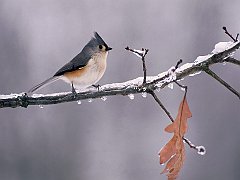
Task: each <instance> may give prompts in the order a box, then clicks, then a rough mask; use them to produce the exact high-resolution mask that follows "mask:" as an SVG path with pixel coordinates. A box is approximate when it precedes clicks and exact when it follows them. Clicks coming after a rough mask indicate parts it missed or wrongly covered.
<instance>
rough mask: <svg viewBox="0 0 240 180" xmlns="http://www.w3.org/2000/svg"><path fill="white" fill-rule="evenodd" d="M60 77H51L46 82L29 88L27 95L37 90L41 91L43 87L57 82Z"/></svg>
mask: <svg viewBox="0 0 240 180" xmlns="http://www.w3.org/2000/svg"><path fill="white" fill-rule="evenodd" d="M60 77H61V76H53V77H50V78H49V79H47V80H46V81H44V82H42V83H40V84H38V85H36V86H34V87H33V88H31V89H30V90H29V91H28V93H33V92H34V91H36V90H39V89H41V88H43V87H45V86H47V85H49V84H51V83H53V82H55V81H57V80H59V79H60Z"/></svg>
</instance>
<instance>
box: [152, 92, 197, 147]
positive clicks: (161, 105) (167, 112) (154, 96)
mask: <svg viewBox="0 0 240 180" xmlns="http://www.w3.org/2000/svg"><path fill="white" fill-rule="evenodd" d="M148 93H149V94H151V95H152V97H153V98H154V100H155V101H156V102H157V103H158V105H159V106H160V107H161V108H162V109H163V111H164V112H165V113H166V115H167V116H168V117H169V119H170V120H171V122H174V119H173V117H172V116H171V114H170V112H169V111H168V110H167V108H166V107H165V106H164V105H163V104H162V102H161V101H160V99H159V98H158V97H157V95H156V94H155V92H154V91H148ZM186 93H187V91H185V93H184V96H186ZM182 139H183V141H184V142H186V143H187V144H188V146H189V147H190V148H192V149H195V150H197V146H195V145H194V144H193V143H192V142H191V141H190V140H189V139H187V138H185V137H183V138H182Z"/></svg>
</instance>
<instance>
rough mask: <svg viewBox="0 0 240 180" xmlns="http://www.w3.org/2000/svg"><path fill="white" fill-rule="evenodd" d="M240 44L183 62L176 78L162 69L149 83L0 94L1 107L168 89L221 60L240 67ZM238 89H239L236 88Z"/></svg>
mask: <svg viewBox="0 0 240 180" xmlns="http://www.w3.org/2000/svg"><path fill="white" fill-rule="evenodd" d="M239 46H240V42H235V43H233V44H232V46H231V48H228V49H227V50H223V51H221V52H219V53H215V54H213V53H212V54H208V55H207V56H204V57H205V59H204V60H201V61H196V60H195V61H194V62H193V63H186V64H183V65H182V66H181V67H179V68H177V69H176V71H175V72H174V73H175V74H174V75H175V77H171V76H172V74H171V73H169V71H165V72H162V73H161V74H159V75H157V76H147V77H146V83H144V84H143V83H142V82H143V77H138V78H136V79H133V80H130V81H126V82H123V83H113V84H106V85H103V86H101V87H100V90H99V91H96V89H88V90H87V91H85V92H78V93H77V94H76V95H75V96H73V95H72V93H71V92H65V93H55V94H47V95H41V94H34V95H27V94H26V93H20V94H11V95H0V108H5V107H12V108H15V107H28V106H29V105H50V104H58V103H65V102H72V101H79V100H84V99H90V98H92V99H95V98H101V97H103V96H114V95H123V96H125V95H128V94H137V93H142V92H151V91H154V90H156V89H158V88H164V87H165V86H167V85H168V84H169V83H172V82H175V81H176V80H181V79H183V78H184V77H187V76H188V75H190V74H195V73H197V72H200V71H205V70H206V69H208V68H209V66H211V65H213V64H217V63H223V62H224V61H226V62H231V63H234V64H236V65H239V66H240V63H239V61H238V60H235V59H233V58H231V57H230V55H232V54H233V53H234V52H235V51H236V50H237V49H238V48H239ZM236 92H237V91H236Z"/></svg>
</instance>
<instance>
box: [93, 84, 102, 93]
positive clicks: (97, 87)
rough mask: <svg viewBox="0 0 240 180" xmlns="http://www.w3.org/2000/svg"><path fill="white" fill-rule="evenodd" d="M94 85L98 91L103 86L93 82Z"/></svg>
mask: <svg viewBox="0 0 240 180" xmlns="http://www.w3.org/2000/svg"><path fill="white" fill-rule="evenodd" d="M92 86H93V87H95V88H96V89H97V90H98V92H99V90H100V87H101V86H100V84H93V85H92Z"/></svg>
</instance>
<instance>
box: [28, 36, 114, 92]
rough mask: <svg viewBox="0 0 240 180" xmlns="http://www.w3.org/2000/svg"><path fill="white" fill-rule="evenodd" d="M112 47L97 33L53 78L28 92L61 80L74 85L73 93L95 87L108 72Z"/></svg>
mask: <svg viewBox="0 0 240 180" xmlns="http://www.w3.org/2000/svg"><path fill="white" fill-rule="evenodd" d="M111 49H112V48H111V47H108V45H107V44H106V43H105V42H104V41H103V39H102V38H101V37H100V36H99V34H98V33H97V32H95V33H94V37H93V38H92V39H91V40H90V41H89V42H88V43H87V45H86V46H85V47H84V48H83V49H82V51H81V52H80V53H79V54H78V55H77V56H75V57H74V58H73V59H72V60H71V61H70V62H69V63H67V64H65V65H64V66H63V67H62V68H61V69H59V70H58V71H57V72H56V73H55V74H54V76H53V77H51V78H49V79H47V80H46V81H44V82H42V83H41V84H38V85H36V86H35V87H33V88H32V89H30V90H29V91H28V92H29V93H32V92H34V91H36V90H38V89H40V88H42V87H44V86H46V85H49V84H51V83H53V82H55V81H57V80H59V79H61V80H64V81H65V82H67V83H70V84H71V85H72V92H73V93H76V92H75V87H76V88H77V89H85V88H87V87H89V86H91V85H93V86H94V85H95V83H97V82H98V81H99V80H100V79H101V77H102V76H103V74H104V72H105V70H106V65H107V63H106V59H107V55H108V51H109V50H111Z"/></svg>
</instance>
